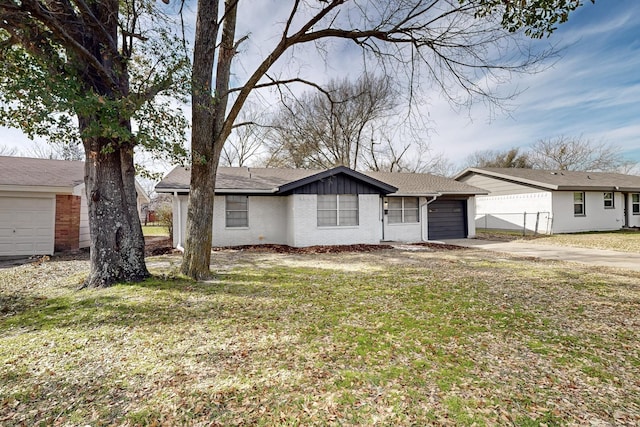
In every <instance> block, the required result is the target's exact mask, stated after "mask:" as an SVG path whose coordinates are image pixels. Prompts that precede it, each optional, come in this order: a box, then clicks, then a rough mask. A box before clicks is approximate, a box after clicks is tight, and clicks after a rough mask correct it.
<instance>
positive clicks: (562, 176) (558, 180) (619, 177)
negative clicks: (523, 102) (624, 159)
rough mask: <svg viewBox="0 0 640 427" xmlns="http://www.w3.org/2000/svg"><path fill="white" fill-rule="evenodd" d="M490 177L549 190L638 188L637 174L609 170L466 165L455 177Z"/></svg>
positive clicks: (639, 187)
mask: <svg viewBox="0 0 640 427" xmlns="http://www.w3.org/2000/svg"><path fill="white" fill-rule="evenodd" d="M473 173H476V174H479V175H484V176H490V177H493V178H497V179H502V180H505V181H510V182H515V183H518V184H525V185H530V186H534V187H539V188H543V189H548V190H564V191H574V190H575V191H589V190H593V191H640V176H635V175H624V174H620V173H610V172H581V171H566V170H541V169H522V168H468V169H466V170H464V171H462V172H461V173H459V174H458V175H457V176H456V179H460V178H463V177H465V176H468V175H470V174H473Z"/></svg>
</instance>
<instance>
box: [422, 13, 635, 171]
mask: <svg viewBox="0 0 640 427" xmlns="http://www.w3.org/2000/svg"><path fill="white" fill-rule="evenodd" d="M638 16H640V2H638V1H637V0H615V1H611V0H609V1H607V0H599V1H597V2H596V4H591V2H587V3H586V4H585V5H584V6H583V7H581V8H580V9H578V10H577V11H576V12H575V13H574V14H573V15H571V17H570V19H569V22H567V23H565V24H562V25H561V26H559V28H558V30H557V31H556V32H555V33H554V34H553V35H552V36H551V38H550V39H549V40H548V41H551V42H552V43H554V44H557V45H558V46H560V47H562V48H563V50H562V53H561V57H560V58H559V60H558V61H557V62H556V63H555V64H554V65H553V66H552V67H551V68H549V69H547V70H545V71H544V72H542V73H539V74H535V75H526V76H520V77H517V78H515V79H514V80H513V81H512V82H511V86H512V87H514V88H518V89H521V90H524V92H523V93H521V94H520V95H519V96H518V97H517V98H516V99H515V100H514V101H512V102H511V106H512V109H511V111H510V112H509V113H508V114H499V115H497V116H495V117H490V115H489V112H488V110H487V109H486V107H484V106H483V105H476V106H474V107H472V109H471V111H470V112H469V113H468V114H466V112H464V113H463V114H461V113H456V112H452V111H451V110H450V109H448V108H446V103H444V102H440V103H437V104H436V105H433V107H434V108H432V109H431V112H430V115H431V118H432V120H433V121H434V124H435V126H434V128H435V133H434V135H432V137H431V146H432V148H433V149H434V150H436V151H443V152H445V153H446V154H447V157H449V158H450V159H452V160H453V159H456V158H460V157H461V156H464V155H465V153H469V152H472V151H475V150H479V149H483V150H484V149H508V148H511V147H522V148H525V147H526V146H527V145H529V144H531V143H533V142H535V141H536V140H538V139H546V138H553V137H557V136H561V135H564V136H569V137H573V136H575V137H579V136H581V137H583V138H585V139H590V140H593V141H596V142H600V141H605V142H607V143H610V144H613V145H617V146H619V147H620V148H621V149H622V150H623V152H624V154H625V156H626V157H628V158H629V159H632V160H634V161H639V162H640V20H638V19H637V17H638Z"/></svg>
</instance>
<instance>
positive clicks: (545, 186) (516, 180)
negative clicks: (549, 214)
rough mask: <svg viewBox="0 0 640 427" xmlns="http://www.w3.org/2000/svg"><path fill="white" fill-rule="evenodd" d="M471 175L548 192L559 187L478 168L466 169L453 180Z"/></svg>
mask: <svg viewBox="0 0 640 427" xmlns="http://www.w3.org/2000/svg"><path fill="white" fill-rule="evenodd" d="M471 173H476V174H478V175H485V176H490V177H492V178H498V179H503V180H505V181H511V182H514V183H516V184H524V185H531V186H534V187H539V188H543V189H546V190H558V186H557V185H554V184H549V183H547V182H540V181H535V180H532V179H527V178H521V177H518V176H513V175H507V174H502V173H498V172H493V171H488V170H484V169H477V168H469V169H466V170H464V171H462V172H460V173H459V174H458V175H456V176H455V177H454V178H453V179H455V180H456V181H457V180H458V178H462V177H464V176H467V175H470V174H471Z"/></svg>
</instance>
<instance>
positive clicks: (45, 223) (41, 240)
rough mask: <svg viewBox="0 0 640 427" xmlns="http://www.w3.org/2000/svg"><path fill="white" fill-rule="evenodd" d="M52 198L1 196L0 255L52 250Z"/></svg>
mask: <svg viewBox="0 0 640 427" xmlns="http://www.w3.org/2000/svg"><path fill="white" fill-rule="evenodd" d="M55 208H56V199H55V198H35V197H2V196H0V256H9V255H43V254H52V253H53V243H54V230H55Z"/></svg>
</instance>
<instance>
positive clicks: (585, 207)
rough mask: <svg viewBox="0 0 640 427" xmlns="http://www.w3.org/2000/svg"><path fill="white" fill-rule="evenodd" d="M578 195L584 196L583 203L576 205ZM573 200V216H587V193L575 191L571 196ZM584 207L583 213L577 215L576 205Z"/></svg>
mask: <svg viewBox="0 0 640 427" xmlns="http://www.w3.org/2000/svg"><path fill="white" fill-rule="evenodd" d="M576 194H582V203H576ZM571 197H572V198H573V216H587V206H586V205H587V201H586V197H587V195H586V193H585V192H584V191H574V192H573V193H572V194H571ZM577 204H580V205H582V213H576V205H577Z"/></svg>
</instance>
